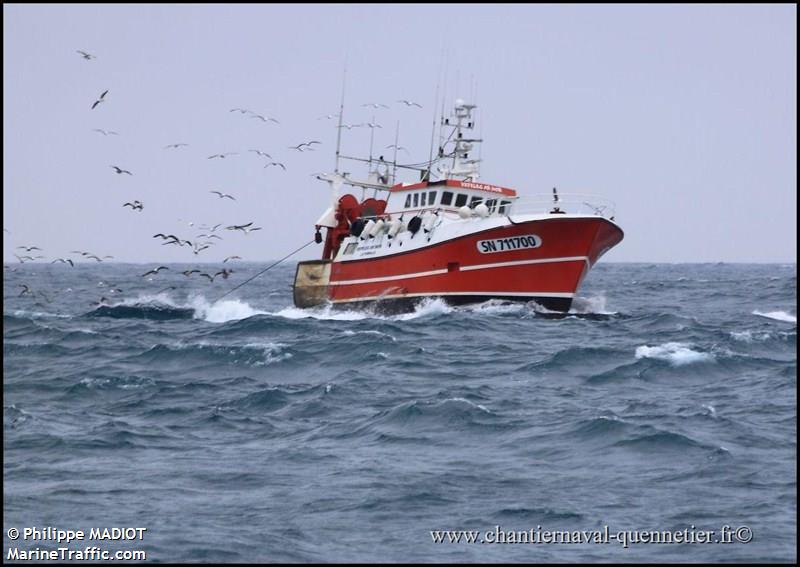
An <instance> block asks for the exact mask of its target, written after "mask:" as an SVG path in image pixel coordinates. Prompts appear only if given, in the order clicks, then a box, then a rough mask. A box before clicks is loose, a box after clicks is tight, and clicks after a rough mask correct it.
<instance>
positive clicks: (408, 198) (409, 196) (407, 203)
mask: <svg viewBox="0 0 800 567" xmlns="http://www.w3.org/2000/svg"><path fill="white" fill-rule="evenodd" d="M410 206H411V193H409V194H408V195H406V207H405V208H406V209H407V208H409V207H410Z"/></svg>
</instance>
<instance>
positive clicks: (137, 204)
mask: <svg viewBox="0 0 800 567" xmlns="http://www.w3.org/2000/svg"><path fill="white" fill-rule="evenodd" d="M122 206H123V207H128V206H130V208H131V210H132V211H139V212H141V211H142V209H144V204H143V203H142V202H141V201H134V202H133V203H125V204H124V205H122Z"/></svg>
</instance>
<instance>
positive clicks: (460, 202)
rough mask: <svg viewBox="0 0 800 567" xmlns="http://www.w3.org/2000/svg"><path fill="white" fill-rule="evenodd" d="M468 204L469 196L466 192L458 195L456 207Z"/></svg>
mask: <svg viewBox="0 0 800 567" xmlns="http://www.w3.org/2000/svg"><path fill="white" fill-rule="evenodd" d="M466 204H467V196H466V195H465V194H464V193H459V194H458V195H456V207H463V206H464V205H466Z"/></svg>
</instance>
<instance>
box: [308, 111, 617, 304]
mask: <svg viewBox="0 0 800 567" xmlns="http://www.w3.org/2000/svg"><path fill="white" fill-rule="evenodd" d="M341 115H342V113H341V112H340V114H339V124H340V129H339V140H338V141H337V167H336V170H335V171H334V173H332V174H326V175H320V176H318V177H319V178H320V179H323V180H325V181H327V182H328V183H329V184H330V189H331V204H330V207H329V208H328V209H327V210H326V211H325V212H324V213H323V214H322V216H321V217H320V218H319V220H318V221H317V222H316V224H315V229H316V233H315V237H316V241H317V242H318V243H323V242H324V246H323V251H322V258H321V259H319V260H310V261H304V262H299V263H298V265H297V271H296V274H295V281H294V303H295V305H296V306H298V307H301V308H306V307H313V306H317V305H322V304H331V305H333V306H335V307H346V308H353V309H359V308H370V309H374V310H376V311H379V312H402V311H406V310H410V309H413V308H414V307H415V306H416V304H418V303H419V302H420V301H422V300H425V299H429V298H441V299H443V300H444V301H446V302H447V303H448V304H454V305H459V304H466V303H478V302H484V301H487V300H490V299H499V300H509V301H525V302H530V301H533V302H536V304H538V305H539V306H542V307H543V308H544V309H547V310H551V311H558V312H565V311H568V310H569V309H570V306H571V304H572V301H573V298H574V297H575V294H576V292H577V290H578V288H579V286H580V284H581V282H582V281H583V279H584V278H585V277H586V275H587V274H588V273H589V270H590V269H591V268H592V266H594V264H595V263H597V261H598V260H599V259H600V257H601V256H602V255H603V254H605V253H606V252H608V251H609V250H610V249H611V248H612V247H614V246H615V245H616V244H618V243H619V242H620V241H621V240H622V238H623V231H622V229H621V228H620V227H619V226H618V225H617V223H616V222H615V219H614V206H613V203H611V202H610V201H607V200H605V199H603V198H600V197H596V196H591V195H575V194H565V193H561V194H559V192H558V191H557V189H555V188H553V189H552V192H549V191H548V193H547V194H545V195H543V196H541V195H540V196H521V195H518V194H517V191H516V190H515V189H512V188H509V187H504V186H500V185H495V184H493V183H487V182H484V181H481V180H479V165H480V162H481V160H480V158H479V154H477V151H476V149H477V147H478V145H479V144H480V143H481V142H482V140H481V139H479V138H476V137H474V135H473V134H472V132H474V131H475V128H476V120H475V116H476V106H475V105H474V104H468V103H466V102H465V101H463V100H461V99H459V100H456V101H455V106H454V109H453V111H452V112H451V113H450V115H449V116H447V117H445V116H441V117H440V138H439V139H440V144H439V147H438V152H436V155H435V156H434V155H433V153H434V152H433V151H431V154H432V155H431V159H430V160H429V161H427V162H425V163H423V164H416V165H415V164H410V165H409V164H398V163H397V150H396V149H395V157H394V159H393V161H391V162H389V161H386V160H385V159H384V157H383V156H379V157H378V158H373V157H372V156H371V155H370V157H369V159H366V158H351V157H347V156H340V155H339V147H340V145H341ZM432 146H433V144H432ZM396 147H397V146H396V144H395V148H396ZM432 149H433V148H432ZM370 153H371V152H370ZM340 157H341V158H343V159H354V160H359V161H362V162H366V164H367V169H368V175H367V178H366V179H363V180H356V179H354V178H352V177H351V176H350V175H349V174H346V173H341V172H340V171H339V158H340ZM398 169H400V170H413V171H415V172H416V175H418V176H417V177H416V180H414V181H411V182H398V181H397V171H398ZM345 185H347V186H349V187H352V188H354V189H355V191H356V192H358V191H359V190H360V192H361V195H360V197H357V196H356V195H355V194H353V193H347V194H344V195H341V189H342V187H343V186H345ZM323 230H324V231H325V234H324V236H323V234H322V231H323Z"/></svg>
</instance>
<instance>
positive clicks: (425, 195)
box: [419, 191, 428, 207]
mask: <svg viewBox="0 0 800 567" xmlns="http://www.w3.org/2000/svg"><path fill="white" fill-rule="evenodd" d="M427 196H428V194H427V193H426V192H425V191H423V192H422V193H420V196H419V204H420V206H421V207H424V206H425V198H426V197H427Z"/></svg>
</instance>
